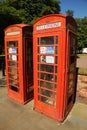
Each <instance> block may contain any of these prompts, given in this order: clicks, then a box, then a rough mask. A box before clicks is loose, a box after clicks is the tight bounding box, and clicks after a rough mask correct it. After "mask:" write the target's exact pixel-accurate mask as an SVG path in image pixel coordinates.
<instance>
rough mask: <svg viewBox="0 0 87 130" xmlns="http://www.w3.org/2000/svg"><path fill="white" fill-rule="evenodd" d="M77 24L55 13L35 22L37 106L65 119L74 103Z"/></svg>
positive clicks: (34, 57)
mask: <svg viewBox="0 0 87 130" xmlns="http://www.w3.org/2000/svg"><path fill="white" fill-rule="evenodd" d="M76 46H77V25H76V22H75V20H74V19H73V18H72V17H70V16H65V15H61V14H51V15H47V16H44V17H41V18H40V19H38V20H37V21H36V22H35V23H34V31H33V59H34V60H33V63H34V109H35V110H37V111H39V112H41V113H43V114H45V115H47V116H49V117H51V118H53V119H55V120H58V121H63V120H64V119H65V117H66V116H67V114H68V113H69V111H70V110H71V108H72V106H73V104H74V98H75V88H76V86H75V82H76Z"/></svg>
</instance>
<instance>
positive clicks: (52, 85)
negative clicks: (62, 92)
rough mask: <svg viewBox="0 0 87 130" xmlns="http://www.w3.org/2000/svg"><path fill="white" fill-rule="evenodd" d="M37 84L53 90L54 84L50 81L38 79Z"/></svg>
mask: <svg viewBox="0 0 87 130" xmlns="http://www.w3.org/2000/svg"><path fill="white" fill-rule="evenodd" d="M38 83H39V86H40V87H44V88H47V89H51V90H54V86H55V85H54V84H52V83H47V82H44V81H39V82H38Z"/></svg>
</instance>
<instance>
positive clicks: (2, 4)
mask: <svg viewBox="0 0 87 130" xmlns="http://www.w3.org/2000/svg"><path fill="white" fill-rule="evenodd" d="M60 10H61V7H60V0H0V54H2V53H3V45H4V29H5V28H6V27H7V26H9V25H11V24H15V23H28V24H33V23H34V21H35V20H36V19H37V18H39V17H41V16H43V15H47V14H54V13H60ZM73 13H74V12H73V11H72V10H67V11H66V14H67V15H71V16H73ZM76 21H77V25H78V49H79V50H81V49H82V48H83V47H87V17H84V18H78V19H76Z"/></svg>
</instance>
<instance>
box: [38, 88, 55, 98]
mask: <svg viewBox="0 0 87 130" xmlns="http://www.w3.org/2000/svg"><path fill="white" fill-rule="evenodd" d="M38 93H40V94H42V95H45V96H47V97H53V92H50V91H48V90H44V89H40V88H39V89H38Z"/></svg>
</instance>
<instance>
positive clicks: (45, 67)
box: [38, 64, 54, 73]
mask: <svg viewBox="0 0 87 130" xmlns="http://www.w3.org/2000/svg"><path fill="white" fill-rule="evenodd" d="M38 66H39V70H40V71H45V72H50V73H53V72H54V66H52V65H44V64H40V65H38Z"/></svg>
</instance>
